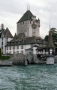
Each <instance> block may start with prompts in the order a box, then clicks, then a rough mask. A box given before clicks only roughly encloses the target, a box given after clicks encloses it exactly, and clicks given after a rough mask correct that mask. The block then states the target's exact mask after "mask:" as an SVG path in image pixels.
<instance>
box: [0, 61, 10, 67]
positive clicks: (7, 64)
mask: <svg viewBox="0 0 57 90" xmlns="http://www.w3.org/2000/svg"><path fill="white" fill-rule="evenodd" d="M0 66H12V61H9V60H0Z"/></svg>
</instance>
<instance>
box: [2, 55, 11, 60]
mask: <svg viewBox="0 0 57 90" xmlns="http://www.w3.org/2000/svg"><path fill="white" fill-rule="evenodd" d="M9 58H10V56H1V60H7V59H9Z"/></svg>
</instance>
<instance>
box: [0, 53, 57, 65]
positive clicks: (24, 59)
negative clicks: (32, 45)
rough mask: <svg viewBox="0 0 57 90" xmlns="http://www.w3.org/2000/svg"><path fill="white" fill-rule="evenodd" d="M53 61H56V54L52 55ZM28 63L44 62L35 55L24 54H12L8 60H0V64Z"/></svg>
mask: <svg viewBox="0 0 57 90" xmlns="http://www.w3.org/2000/svg"><path fill="white" fill-rule="evenodd" d="M54 59H55V60H54V62H55V63H57V56H55V57H54ZM28 64H46V61H45V60H39V59H38V58H37V55H29V54H27V55H24V54H21V53H20V54H14V55H12V56H11V58H10V59H9V60H0V66H12V65H25V66H26V65H28Z"/></svg>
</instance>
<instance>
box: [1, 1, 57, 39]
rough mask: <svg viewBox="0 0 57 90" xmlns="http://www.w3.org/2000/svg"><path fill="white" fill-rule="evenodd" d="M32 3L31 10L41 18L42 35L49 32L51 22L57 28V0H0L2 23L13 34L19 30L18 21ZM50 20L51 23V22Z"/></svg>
mask: <svg viewBox="0 0 57 90" xmlns="http://www.w3.org/2000/svg"><path fill="white" fill-rule="evenodd" d="M28 3H29V5H30V10H31V12H32V13H33V14H34V15H36V17H37V18H38V17H39V18H40V20H41V22H40V23H41V27H40V35H41V36H42V37H44V36H45V35H46V34H48V31H49V24H50V25H51V27H55V28H57V8H56V7H57V0H52V1H51V0H23V1H20V0H0V24H1V23H4V25H5V28H6V27H8V28H9V29H10V31H11V32H12V34H13V35H14V33H15V32H16V31H17V25H16V22H17V21H18V20H19V19H20V18H21V16H22V15H23V14H24V13H25V11H26V10H27V5H28ZM49 22H50V23H49Z"/></svg>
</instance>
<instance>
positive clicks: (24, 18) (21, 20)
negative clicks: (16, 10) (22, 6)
mask: <svg viewBox="0 0 57 90" xmlns="http://www.w3.org/2000/svg"><path fill="white" fill-rule="evenodd" d="M33 16H34V15H33V14H32V13H31V11H30V10H27V11H26V12H25V13H24V15H23V16H22V17H21V19H20V20H19V21H18V22H17V23H20V22H23V21H26V20H31V19H32V17H33Z"/></svg>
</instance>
